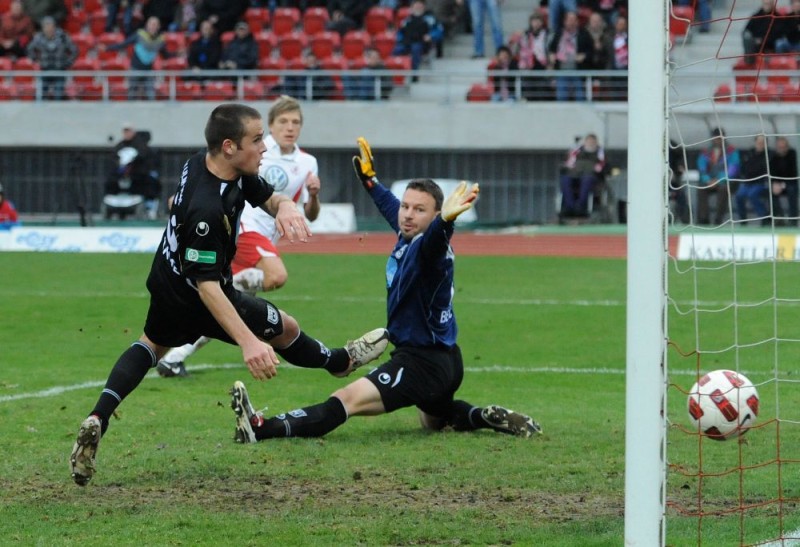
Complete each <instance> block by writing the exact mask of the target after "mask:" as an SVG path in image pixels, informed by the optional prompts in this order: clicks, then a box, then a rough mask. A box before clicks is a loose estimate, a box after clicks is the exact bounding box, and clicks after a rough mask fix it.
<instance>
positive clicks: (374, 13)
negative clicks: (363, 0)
mask: <svg viewBox="0 0 800 547" xmlns="http://www.w3.org/2000/svg"><path fill="white" fill-rule="evenodd" d="M393 26H394V11H393V10H392V8H389V7H384V6H372V7H371V8H369V11H367V14H366V15H365V16H364V30H366V31H367V32H369V33H370V34H371V35H372V36H375V35H376V34H379V33H381V32H386V31H387V30H389V29H390V27H393Z"/></svg>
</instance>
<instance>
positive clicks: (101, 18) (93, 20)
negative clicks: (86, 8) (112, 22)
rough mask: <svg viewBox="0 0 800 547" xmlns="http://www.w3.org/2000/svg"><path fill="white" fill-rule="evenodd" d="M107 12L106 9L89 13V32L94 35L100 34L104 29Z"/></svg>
mask: <svg viewBox="0 0 800 547" xmlns="http://www.w3.org/2000/svg"><path fill="white" fill-rule="evenodd" d="M107 19H108V13H107V12H106V10H101V11H94V12H92V13H90V14H89V21H88V23H89V32H91V33H92V34H94V35H95V36H100V35H101V34H103V33H104V32H105V31H106V20H107Z"/></svg>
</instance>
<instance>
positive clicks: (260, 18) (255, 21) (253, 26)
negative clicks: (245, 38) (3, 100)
mask: <svg viewBox="0 0 800 547" xmlns="http://www.w3.org/2000/svg"><path fill="white" fill-rule="evenodd" d="M244 20H245V21H247V24H248V25H250V32H251V33H253V35H256V34H258V33H259V32H261V31H262V30H265V29H266V28H267V27H268V26H269V10H268V9H267V8H247V11H246V12H244Z"/></svg>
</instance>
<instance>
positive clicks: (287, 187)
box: [239, 135, 318, 244]
mask: <svg viewBox="0 0 800 547" xmlns="http://www.w3.org/2000/svg"><path fill="white" fill-rule="evenodd" d="M264 142H265V143H266V145H267V150H266V151H265V152H264V155H263V156H262V158H261V165H260V166H259V168H258V174H259V175H261V176H262V177H263V178H264V179H265V180H266V181H267V182H268V183H270V184H271V185H272V186H274V187H275V192H277V193H279V194H283V195H284V196H288V197H290V198H291V199H292V200H293V201H294V202H295V203H297V204H298V205H299V206H300V210H301V211H302V210H303V208H302V205H303V204H304V203H305V202H306V201H308V189H307V188H306V177H307V176H308V173H313V174H314V175H318V168H317V158H315V157H314V156H312V155H311V154H307V153H306V152H303V151H302V150H300V147H299V146H297V145H296V144H295V146H294V150H292V151H291V152H290V153H289V154H281V147H280V146H278V143H277V142H275V139H273V138H272V135H267V137H266V138H265V139H264ZM242 232H258V233H260V234H261V235H263V236H264V237H267V238H269V239H270V240H271V241H272V243H273V244H277V242H278V239H280V234H279V233H278V228H277V227H276V226H275V219H274V218H273V217H272V216H270V215H269V214H268V213H267V212H266V211H264V210H263V209H261V208H260V207H252V206H251V205H250V204H249V203H245V207H244V211H242V218H241V220H240V222H239V233H242Z"/></svg>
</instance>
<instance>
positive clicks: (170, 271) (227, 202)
mask: <svg viewBox="0 0 800 547" xmlns="http://www.w3.org/2000/svg"><path fill="white" fill-rule="evenodd" d="M205 157H206V152H205V150H204V151H201V152H198V153H197V154H195V155H194V156H192V157H191V158H189V160H188V161H187V162H186V163H185V164H184V166H183V171H182V173H181V181H180V184H179V185H178V189H177V191H176V192H175V197H174V199H173V202H172V209H171V211H170V215H169V220H168V221H167V228H166V230H164V236H163V238H162V241H161V245H159V247H158V251H157V252H156V255H155V257H154V259H153V265H152V267H151V268H150V275H149V276H148V278H147V289H148V290H149V291H150V294H151V295H152V296H153V298H156V299H158V300H159V301H160V302H161V303H162V304H164V305H167V306H170V307H172V306H179V307H188V308H189V310H191V308H196V307H198V306H203V304H202V302H201V301H200V297H199V295H198V292H197V282H198V281H207V280H213V281H219V282H220V285H221V286H222V289H223V291H225V292H226V293H227V292H229V291H233V290H234V289H233V286H232V285H231V261H232V260H233V255H234V254H235V253H236V236H237V230H236V228H237V226H238V225H239V216H240V215H241V213H242V209H244V202H245V199H246V200H247V201H248V202H249V203H250V204H251V205H252V206H253V207H258V206H260V205H262V204H263V203H264V202H265V201H267V200H268V199H269V197H270V196H271V195H272V192H273V188H272V186H270V185H269V184H268V183H267V182H266V181H264V180H263V179H261V178H259V177H257V176H243V177H240V178H239V179H238V180H234V181H228V180H222V179H220V178H218V177H216V176H215V175H213V174H212V173H211V172H210V171H209V170H208V168H207V167H206V162H205Z"/></svg>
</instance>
